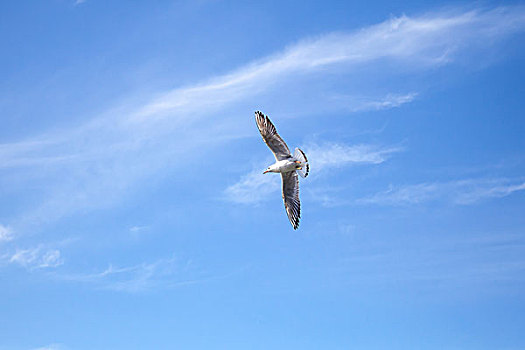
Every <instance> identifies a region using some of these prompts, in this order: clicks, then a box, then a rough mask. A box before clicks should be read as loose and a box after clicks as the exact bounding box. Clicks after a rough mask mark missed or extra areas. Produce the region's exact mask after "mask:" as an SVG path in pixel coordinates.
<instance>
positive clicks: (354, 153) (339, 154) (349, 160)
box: [304, 143, 403, 171]
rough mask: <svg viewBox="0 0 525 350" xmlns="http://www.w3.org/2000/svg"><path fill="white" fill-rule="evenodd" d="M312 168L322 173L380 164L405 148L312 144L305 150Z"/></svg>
mask: <svg viewBox="0 0 525 350" xmlns="http://www.w3.org/2000/svg"><path fill="white" fill-rule="evenodd" d="M304 150H305V152H306V154H307V156H308V161H309V162H310V164H311V166H312V168H315V169H316V170H317V171H321V170H324V169H329V168H340V167H344V166H348V165H357V164H380V163H383V162H384V161H386V160H387V159H388V158H389V156H390V155H391V154H393V153H396V152H401V151H403V147H397V146H394V147H380V146H375V145H346V144H341V143H321V144H316V143H310V144H308V145H306V146H305V148H304Z"/></svg>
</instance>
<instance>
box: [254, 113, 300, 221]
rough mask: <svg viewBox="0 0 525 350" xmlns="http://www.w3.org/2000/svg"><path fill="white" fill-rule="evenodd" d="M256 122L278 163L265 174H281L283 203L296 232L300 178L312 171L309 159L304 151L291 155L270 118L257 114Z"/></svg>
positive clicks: (296, 150) (271, 166)
mask: <svg viewBox="0 0 525 350" xmlns="http://www.w3.org/2000/svg"><path fill="white" fill-rule="evenodd" d="M255 121H256V122H257V127H258V128H259V132H260V133H261V136H262V138H263V140H264V142H266V144H267V145H268V147H270V150H271V151H272V152H273V155H274V156H275V160H276V162H275V163H274V164H272V165H270V166H269V167H268V168H267V169H266V170H265V171H264V172H263V174H266V173H281V177H282V180H283V201H284V208H285V209H286V214H288V219H289V220H290V223H291V224H292V226H293V228H294V230H297V228H298V227H299V218H300V217H301V202H300V201H299V177H298V176H297V174H298V173H299V175H301V177H307V176H308V172H309V171H310V165H309V164H308V159H307V158H306V155H305V154H304V152H303V151H301V150H300V149H299V148H296V149H295V151H294V153H293V155H292V154H291V153H290V150H289V149H288V146H287V145H286V143H285V142H284V141H283V139H282V138H281V136H279V134H278V133H277V129H275V126H274V125H273V124H272V122H271V121H270V118H268V117H267V116H265V115H264V114H263V113H262V112H260V111H256V112H255Z"/></svg>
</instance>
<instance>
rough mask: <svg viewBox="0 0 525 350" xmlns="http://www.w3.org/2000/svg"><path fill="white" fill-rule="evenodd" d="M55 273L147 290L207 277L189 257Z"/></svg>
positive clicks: (98, 284) (109, 286) (98, 283)
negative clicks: (98, 270) (79, 271)
mask: <svg viewBox="0 0 525 350" xmlns="http://www.w3.org/2000/svg"><path fill="white" fill-rule="evenodd" d="M55 277H56V278H58V279H61V280H65V281H71V282H79V283H87V284H91V285H93V286H94V287H95V288H99V289H105V290H113V291H119V292H128V293H139V292H146V291H149V290H152V289H156V288H159V287H162V288H170V287H178V286H182V285H188V284H194V283H200V282H203V281H206V280H208V279H210V278H209V277H203V276H202V273H200V272H199V271H196V270H195V268H194V266H193V263H192V261H191V260H188V261H181V260H179V259H176V258H175V257H171V258H168V259H159V260H157V261H155V262H152V263H142V264H138V265H133V266H126V267H116V266H113V265H112V264H110V265H109V266H108V267H107V268H106V269H105V270H104V271H101V272H97V273H92V274H78V273H77V274H56V275H55Z"/></svg>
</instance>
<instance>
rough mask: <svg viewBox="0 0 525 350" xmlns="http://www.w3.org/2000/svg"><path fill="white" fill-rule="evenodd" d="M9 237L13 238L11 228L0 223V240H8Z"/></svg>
mask: <svg viewBox="0 0 525 350" xmlns="http://www.w3.org/2000/svg"><path fill="white" fill-rule="evenodd" d="M11 239H13V232H12V231H11V228H9V227H7V226H4V225H0V242H6V241H10V240H11Z"/></svg>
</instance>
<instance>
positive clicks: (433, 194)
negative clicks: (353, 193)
mask: <svg viewBox="0 0 525 350" xmlns="http://www.w3.org/2000/svg"><path fill="white" fill-rule="evenodd" d="M523 190H525V182H524V181H522V180H511V179H467V180H459V181H450V182H432V183H420V184H415V185H407V186H400V187H391V188H390V189H388V190H386V191H383V192H379V193H376V194H374V195H372V196H370V197H365V198H361V199H359V200H358V201H357V202H358V203H362V204H379V205H411V204H419V203H424V202H430V201H438V200H442V201H443V200H444V201H448V202H451V203H453V204H459V205H468V204H474V203H477V202H479V201H482V200H486V199H491V198H501V197H506V196H508V195H511V194H512V193H514V192H518V191H523Z"/></svg>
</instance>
